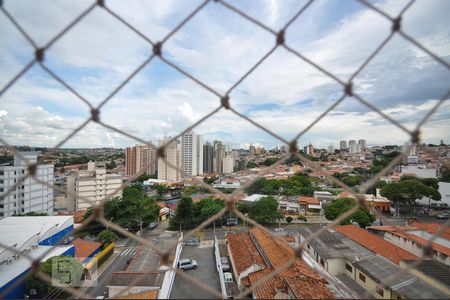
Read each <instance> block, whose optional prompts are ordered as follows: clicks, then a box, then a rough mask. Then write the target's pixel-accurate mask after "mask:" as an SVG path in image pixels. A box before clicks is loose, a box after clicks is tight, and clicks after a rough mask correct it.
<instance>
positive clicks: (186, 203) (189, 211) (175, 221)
mask: <svg viewBox="0 0 450 300" xmlns="http://www.w3.org/2000/svg"><path fill="white" fill-rule="evenodd" d="M193 206H194V205H193V202H192V198H191V197H183V198H181V200H180V201H179V202H178V206H177V210H176V212H175V216H174V217H173V218H171V219H170V222H169V227H170V228H171V229H172V230H177V229H179V228H180V225H181V227H182V229H190V228H192V227H193V226H194V224H195V218H194V207H193Z"/></svg>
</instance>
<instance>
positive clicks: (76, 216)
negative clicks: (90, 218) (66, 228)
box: [57, 210, 86, 223]
mask: <svg viewBox="0 0 450 300" xmlns="http://www.w3.org/2000/svg"><path fill="white" fill-rule="evenodd" d="M85 214H86V210H80V211H76V212H74V213H63V212H59V213H58V214H57V215H58V216H73V222H74V223H81V222H83V219H84V215H85Z"/></svg>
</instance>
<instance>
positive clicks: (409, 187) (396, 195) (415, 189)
mask: <svg viewBox="0 0 450 300" xmlns="http://www.w3.org/2000/svg"><path fill="white" fill-rule="evenodd" d="M436 187H437V188H439V186H438V185H437V181H436V180H435V179H432V178H425V179H419V178H416V177H412V176H404V177H402V179H401V180H400V181H397V182H391V183H388V184H386V185H385V186H384V187H383V188H382V189H381V195H382V196H383V197H386V198H388V199H389V200H391V201H393V202H394V203H395V204H396V205H398V204H403V205H406V206H411V205H413V204H415V202H416V200H417V199H422V198H423V197H428V198H430V199H433V200H436V201H439V200H441V194H440V193H439V191H438V190H437V189H436Z"/></svg>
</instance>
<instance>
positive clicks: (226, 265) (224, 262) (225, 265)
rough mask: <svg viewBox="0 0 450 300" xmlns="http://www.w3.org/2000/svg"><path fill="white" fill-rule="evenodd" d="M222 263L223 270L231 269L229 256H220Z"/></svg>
mask: <svg viewBox="0 0 450 300" xmlns="http://www.w3.org/2000/svg"><path fill="white" fill-rule="evenodd" d="M220 263H221V264H222V270H224V271H230V264H229V262H228V257H225V256H222V257H221V258H220Z"/></svg>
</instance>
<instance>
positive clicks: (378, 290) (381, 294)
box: [376, 285, 384, 297]
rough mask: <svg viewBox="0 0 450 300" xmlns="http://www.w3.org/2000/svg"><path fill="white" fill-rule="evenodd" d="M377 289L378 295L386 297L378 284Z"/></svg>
mask: <svg viewBox="0 0 450 300" xmlns="http://www.w3.org/2000/svg"><path fill="white" fill-rule="evenodd" d="M376 291H377V294H378V295H380V296H381V297H384V291H383V289H382V288H381V287H380V286H378V285H377V287H376Z"/></svg>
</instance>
